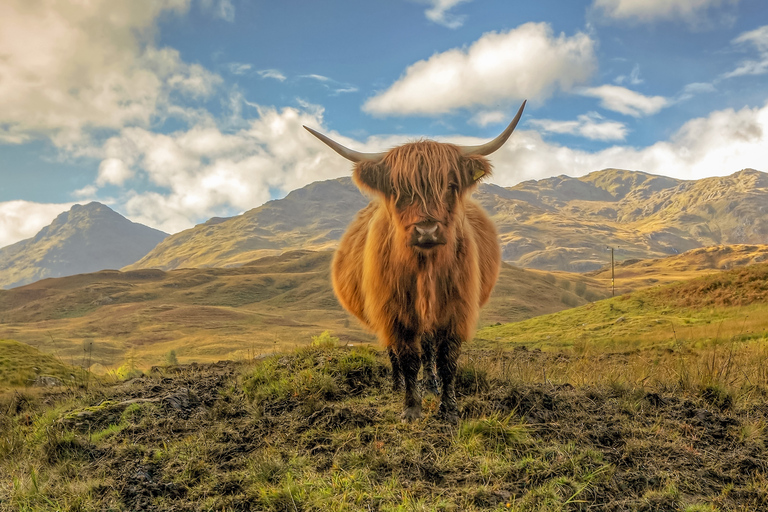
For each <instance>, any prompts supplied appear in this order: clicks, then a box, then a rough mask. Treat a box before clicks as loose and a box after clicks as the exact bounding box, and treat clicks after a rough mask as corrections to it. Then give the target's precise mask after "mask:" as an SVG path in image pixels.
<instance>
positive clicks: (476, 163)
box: [461, 155, 491, 188]
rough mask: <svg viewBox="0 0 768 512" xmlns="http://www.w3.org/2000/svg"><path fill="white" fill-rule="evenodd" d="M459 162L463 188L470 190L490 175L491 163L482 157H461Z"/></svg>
mask: <svg viewBox="0 0 768 512" xmlns="http://www.w3.org/2000/svg"><path fill="white" fill-rule="evenodd" d="M461 162H462V174H463V176H462V181H463V182H464V187H465V188H470V187H472V186H474V185H475V183H477V182H478V181H480V180H481V179H483V178H486V177H488V176H490V175H491V163H490V162H489V161H488V159H487V158H485V157H484V156H480V155H472V156H463V157H461Z"/></svg>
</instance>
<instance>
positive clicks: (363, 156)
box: [304, 126, 386, 163]
mask: <svg viewBox="0 0 768 512" xmlns="http://www.w3.org/2000/svg"><path fill="white" fill-rule="evenodd" d="M304 128H305V129H306V130H307V131H308V132H309V133H311V134H312V135H314V136H315V137H317V138H318V139H320V140H321V141H323V142H325V143H326V144H327V145H328V146H329V147H330V148H331V149H332V150H334V151H335V152H337V153H338V154H340V155H341V156H343V157H344V158H346V159H347V160H351V161H353V162H355V163H357V162H363V161H369V162H378V161H379V160H381V159H382V158H383V157H384V155H386V153H360V152H359V151H355V150H354V149H349V148H347V147H344V146H342V145H341V144H339V143H338V142H336V141H335V140H333V139H331V138H330V137H326V136H325V135H323V134H322V133H320V132H318V131H316V130H313V129H312V128H310V127H309V126H304Z"/></svg>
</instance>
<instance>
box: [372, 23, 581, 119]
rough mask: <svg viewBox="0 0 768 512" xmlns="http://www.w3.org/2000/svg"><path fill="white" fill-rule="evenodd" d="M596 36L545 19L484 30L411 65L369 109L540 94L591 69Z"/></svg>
mask: <svg viewBox="0 0 768 512" xmlns="http://www.w3.org/2000/svg"><path fill="white" fill-rule="evenodd" d="M594 49H595V42H594V41H593V40H592V39H591V38H590V37H589V36H588V35H587V34H584V33H577V34H575V35H574V36H572V37H566V36H565V34H560V35H559V36H555V35H554V34H553V32H552V28H551V27H550V26H549V25H548V24H547V23H526V24H525V25H521V26H520V27H518V28H515V29H513V30H510V31H508V32H501V33H498V32H489V33H487V34H485V35H483V36H482V37H481V38H480V39H478V40H477V41H475V42H474V43H473V44H472V45H471V46H470V47H469V48H454V49H452V50H448V51H446V52H443V53H438V54H435V55H433V56H432V57H430V58H429V59H427V60H422V61H419V62H416V63H415V64H413V65H411V66H410V67H409V68H408V69H406V71H405V73H404V74H403V76H402V77H400V79H399V80H397V81H396V82H395V83H394V84H392V86H390V87H389V89H387V90H386V91H384V92H381V93H379V94H377V95H376V96H374V97H372V98H370V99H369V100H368V101H366V103H365V104H364V106H363V110H364V111H366V112H368V113H370V114H374V115H393V114H394V115H414V114H415V115H436V114H440V113H444V112H447V111H450V110H453V109H457V108H472V107H483V106H486V107H487V106H495V105H496V104H498V103H509V102H513V101H517V100H520V99H524V98H528V99H531V100H542V99H544V98H546V97H548V96H549V95H551V94H552V93H553V92H554V91H555V90H557V89H560V90H563V91H569V90H571V89H573V88H574V86H576V85H578V84H581V83H584V82H585V81H587V80H588V79H589V78H590V77H591V76H592V73H593V72H594V70H595V67H596V58H595V53H594Z"/></svg>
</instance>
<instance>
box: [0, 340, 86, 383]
mask: <svg viewBox="0 0 768 512" xmlns="http://www.w3.org/2000/svg"><path fill="white" fill-rule="evenodd" d="M38 377H54V378H55V379H58V380H59V381H61V382H63V383H66V384H72V382H73V381H72V378H73V377H75V378H81V377H82V375H81V373H80V371H79V370H77V369H75V367H74V366H70V365H67V364H64V363H62V362H61V361H60V360H58V359H57V358H55V357H53V356H51V355H49V354H44V353H42V352H40V351H39V350H37V349H36V348H34V347H31V346H29V345H26V344H24V343H19V342H18V341H11V340H4V339H0V389H3V388H6V387H18V386H28V385H30V384H33V383H34V382H35V380H36V379H37V378H38ZM80 382H81V381H77V383H78V384H79V383H80Z"/></svg>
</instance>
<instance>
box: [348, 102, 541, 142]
mask: <svg viewBox="0 0 768 512" xmlns="http://www.w3.org/2000/svg"><path fill="white" fill-rule="evenodd" d="M527 101H528V100H526V101H523V104H522V105H520V110H518V111H517V115H516V116H515V118H514V119H513V120H512V122H511V123H509V126H507V128H506V129H505V130H504V131H503V132H501V135H499V136H498V137H496V138H495V139H493V140H492V141H490V142H486V143H485V144H481V145H479V146H459V148H461V153H462V154H464V155H467V156H469V155H482V156H488V155H490V154H491V153H493V152H494V151H496V150H497V149H499V148H500V147H501V146H503V145H504V143H505V142H507V139H508V138H509V136H510V135H512V132H513V131H515V127H516V126H517V123H518V121H520V116H522V115H523V109H524V108H525V104H526V102H527ZM337 151H338V150H337Z"/></svg>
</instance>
